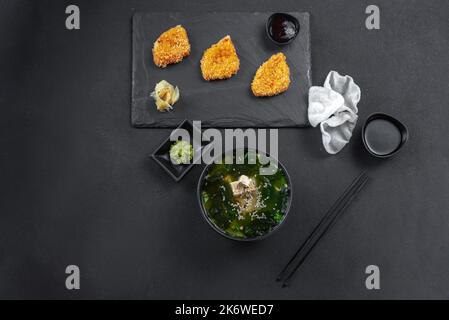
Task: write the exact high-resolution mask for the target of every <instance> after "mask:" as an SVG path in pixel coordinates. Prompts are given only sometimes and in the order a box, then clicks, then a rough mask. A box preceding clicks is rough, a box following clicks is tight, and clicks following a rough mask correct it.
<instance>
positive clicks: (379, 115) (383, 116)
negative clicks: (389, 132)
mask: <svg viewBox="0 0 449 320" xmlns="http://www.w3.org/2000/svg"><path fill="white" fill-rule="evenodd" d="M378 119H381V120H385V121H388V122H390V123H391V124H393V125H394V126H395V127H396V128H397V129H398V131H399V133H400V135H401V141H400V143H399V144H398V146H397V147H396V149H394V150H393V151H391V152H389V153H387V154H379V153H376V152H375V151H374V150H373V149H372V148H371V147H370V145H369V143H368V142H367V137H366V128H367V127H368V125H369V124H370V123H371V122H372V121H373V120H378ZM408 138H409V131H408V129H407V127H406V126H405V125H404V124H403V123H402V122H401V121H399V120H398V119H396V118H394V117H392V116H390V115H388V114H385V113H374V114H372V115H370V116H369V117H368V118H367V119H366V121H365V123H364V124H363V128H362V141H363V145H364V146H365V148H366V150H367V151H368V152H369V153H370V154H371V155H373V156H375V157H377V158H389V157H391V156H393V155H395V154H397V153H398V152H399V150H401V149H402V147H403V146H404V145H405V144H406V143H407V141H408Z"/></svg>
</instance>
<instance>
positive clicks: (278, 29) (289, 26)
mask: <svg viewBox="0 0 449 320" xmlns="http://www.w3.org/2000/svg"><path fill="white" fill-rule="evenodd" d="M300 28H301V26H300V24H299V21H298V19H296V18H295V17H294V16H292V15H291V14H288V13H280V12H277V13H273V14H272V15H271V16H270V17H269V18H268V20H267V24H266V27H265V29H266V32H267V36H268V38H270V40H271V41H273V42H274V43H276V44H277V45H280V46H282V45H286V44H289V43H290V42H292V41H293V40H295V38H296V36H297V35H298V33H299V30H300Z"/></svg>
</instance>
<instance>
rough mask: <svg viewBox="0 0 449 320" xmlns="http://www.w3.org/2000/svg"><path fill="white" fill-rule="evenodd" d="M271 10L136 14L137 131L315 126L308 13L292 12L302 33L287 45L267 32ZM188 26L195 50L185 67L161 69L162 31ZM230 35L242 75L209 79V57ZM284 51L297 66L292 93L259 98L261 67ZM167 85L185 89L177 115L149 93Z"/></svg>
mask: <svg viewBox="0 0 449 320" xmlns="http://www.w3.org/2000/svg"><path fill="white" fill-rule="evenodd" d="M271 14H272V12H256V13H250V12H209V13H204V12H197V13H194V12H183V13H180V12H176V13H136V14H135V15H134V16H133V52H132V56H133V58H132V59H133V75H132V107H131V121H132V124H133V126H135V127H150V128H175V127H176V126H177V125H178V124H179V123H180V122H181V121H182V120H183V119H193V120H201V121H202V127H221V128H236V127H243V128H247V127H255V128H270V127H275V128H279V127H304V126H308V118H307V105H308V101H307V99H308V98H307V97H308V92H309V88H310V86H311V47H310V26H309V14H308V13H306V12H290V13H289V14H291V15H292V16H294V17H295V18H297V19H298V21H299V23H300V31H299V34H298V36H297V37H296V39H294V41H292V42H291V43H290V44H288V45H285V46H278V45H276V44H275V43H273V42H272V41H271V40H270V39H269V38H268V35H267V34H266V22H267V20H268V18H269V17H270V16H271ZM179 24H181V25H182V26H184V28H185V29H186V30H187V33H188V36H189V41H190V44H191V53H190V55H189V56H188V57H186V58H184V60H183V61H182V62H180V63H178V64H174V65H169V66H167V67H166V68H163V69H161V68H158V67H157V66H155V65H154V63H153V56H152V47H153V43H154V41H155V40H156V39H157V38H158V37H159V36H160V34H161V33H163V32H164V31H166V30H168V29H169V28H171V27H174V26H176V25H179ZM226 35H230V36H231V38H232V41H233V43H234V45H235V47H236V50H237V54H238V56H239V59H240V70H239V71H238V73H237V74H236V75H234V76H233V77H232V78H230V79H227V80H220V81H211V82H208V81H205V80H204V79H203V78H202V76H201V70H200V60H201V57H202V55H203V52H204V51H205V50H206V49H208V48H209V47H210V46H211V45H212V44H214V43H216V42H218V41H219V40H220V39H221V38H223V37H224V36H226ZM278 52H283V53H284V54H285V55H286V57H287V63H288V65H289V67H290V75H291V84H290V87H289V89H288V90H287V91H286V92H284V93H282V94H280V95H278V96H274V97H267V98H258V97H255V96H254V95H253V94H252V92H251V88H250V86H251V82H252V79H253V77H254V75H255V73H256V70H257V69H258V68H259V66H260V65H261V64H262V63H263V62H265V61H266V60H267V59H269V58H270V57H271V56H272V55H273V54H276V53H278ZM161 80H166V81H168V82H170V83H171V84H173V85H175V86H178V87H179V89H180V93H181V98H180V100H179V101H178V102H177V103H176V104H175V105H174V110H173V111H172V112H165V113H161V112H159V111H157V110H156V106H155V105H154V101H153V99H152V98H151V97H150V93H151V92H152V91H153V89H154V86H155V85H156V83H158V82H159V81H161Z"/></svg>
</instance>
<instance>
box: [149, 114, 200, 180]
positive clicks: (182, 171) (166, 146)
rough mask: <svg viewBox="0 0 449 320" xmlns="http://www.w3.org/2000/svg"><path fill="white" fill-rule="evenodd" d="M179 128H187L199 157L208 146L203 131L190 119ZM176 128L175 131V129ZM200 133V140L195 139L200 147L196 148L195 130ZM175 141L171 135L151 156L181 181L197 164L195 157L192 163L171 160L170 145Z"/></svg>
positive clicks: (195, 155) (175, 178)
mask: <svg viewBox="0 0 449 320" xmlns="http://www.w3.org/2000/svg"><path fill="white" fill-rule="evenodd" d="M177 129H185V130H187V132H188V133H189V135H190V138H191V141H190V143H191V144H192V145H193V147H194V150H193V152H194V159H195V157H198V156H200V155H201V153H202V152H203V149H204V148H205V147H206V146H207V143H205V142H202V141H201V131H200V129H198V128H197V127H195V126H193V124H192V123H191V122H190V121H189V120H184V121H183V122H182V123H181V124H180V125H179V126H178V127H177V128H176V129H175V130H177ZM175 130H174V131H175ZM195 131H196V132H197V133H198V135H197V136H198V137H199V139H200V140H195V141H197V142H198V147H196V148H195V144H194V139H195V135H194V132H195ZM173 143H175V142H173V141H171V140H170V136H169V137H168V138H167V139H166V140H164V141H163V142H162V143H161V145H160V146H159V147H158V148H157V149H156V150H155V151H154V152H153V153H152V154H151V157H152V158H153V159H154V160H155V161H156V162H157V163H158V164H159V165H160V166H161V167H162V168H163V169H164V170H165V171H166V172H167V173H168V174H169V175H170V176H171V177H172V178H173V179H174V180H175V181H176V182H179V181H180V180H181V179H182V178H183V177H184V176H185V175H186V173H187V172H188V171H189V170H190V169H192V167H193V166H194V165H195V163H194V159H192V161H191V163H190V164H179V165H178V164H174V163H173V162H172V161H171V160H170V147H171V146H172V144H173Z"/></svg>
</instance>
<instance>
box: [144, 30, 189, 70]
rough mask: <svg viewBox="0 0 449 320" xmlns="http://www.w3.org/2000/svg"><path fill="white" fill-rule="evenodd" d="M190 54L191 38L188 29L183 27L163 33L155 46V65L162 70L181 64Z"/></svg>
mask: <svg viewBox="0 0 449 320" xmlns="http://www.w3.org/2000/svg"><path fill="white" fill-rule="evenodd" d="M189 54H190V43H189V38H188V36H187V31H186V29H184V27H182V26H181V25H178V26H176V27H174V28H171V29H169V30H167V31H165V32H164V33H162V34H161V35H160V36H159V38H158V39H157V40H156V42H155V43H154V46H153V61H154V64H155V65H157V66H158V67H161V68H165V67H166V66H167V65H169V64H172V63H178V62H181V61H182V59H184V58H185V57H187V56H188V55H189Z"/></svg>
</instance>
